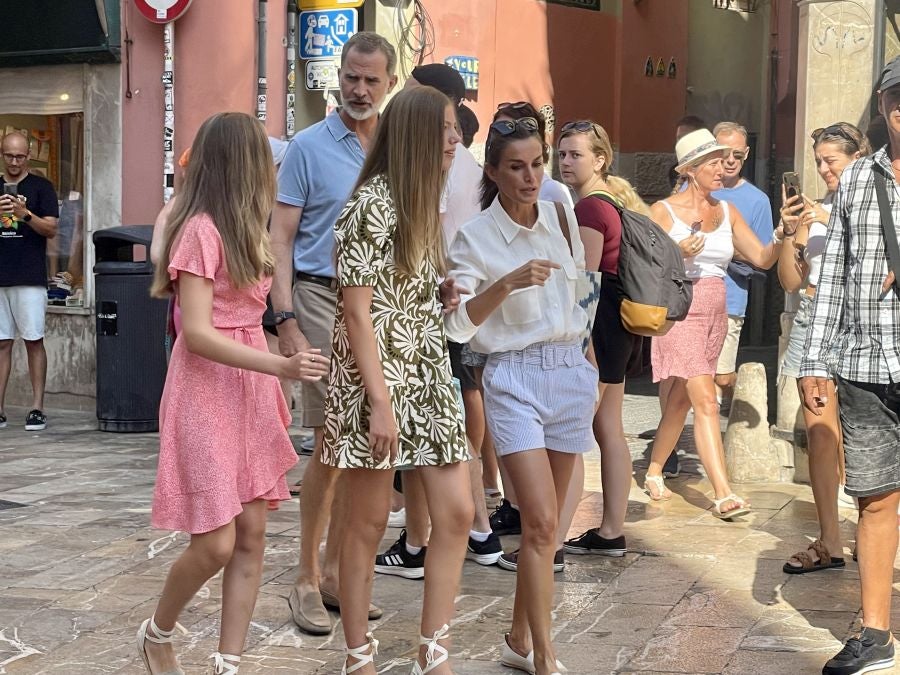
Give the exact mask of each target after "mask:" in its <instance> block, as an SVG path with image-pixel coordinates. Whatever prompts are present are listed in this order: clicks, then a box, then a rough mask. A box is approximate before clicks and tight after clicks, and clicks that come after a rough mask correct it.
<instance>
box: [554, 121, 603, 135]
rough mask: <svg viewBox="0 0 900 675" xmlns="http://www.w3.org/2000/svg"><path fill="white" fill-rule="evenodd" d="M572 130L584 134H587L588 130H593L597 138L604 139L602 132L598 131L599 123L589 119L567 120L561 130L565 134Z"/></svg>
mask: <svg viewBox="0 0 900 675" xmlns="http://www.w3.org/2000/svg"><path fill="white" fill-rule="evenodd" d="M570 131H578V132H581V133H583V134H586V133H587V132H588V131H593V132H594V135H595V136H596V137H597V138H600V139H601V140H602V138H603V137H602V136H600V132H599V131H597V125H596V124H595V123H594V122H591V121H589V120H576V121H574V122H567V123H566V124H564V125H563V126H562V129H560V130H559V133H560V134H565V133H568V132H570Z"/></svg>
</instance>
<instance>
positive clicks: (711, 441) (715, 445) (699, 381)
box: [687, 375, 737, 511]
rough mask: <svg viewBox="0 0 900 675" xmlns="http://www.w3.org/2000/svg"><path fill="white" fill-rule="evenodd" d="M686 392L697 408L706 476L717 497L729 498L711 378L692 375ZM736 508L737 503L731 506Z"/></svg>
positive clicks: (698, 437)
mask: <svg viewBox="0 0 900 675" xmlns="http://www.w3.org/2000/svg"><path fill="white" fill-rule="evenodd" d="M687 393H688V397H689V398H690V400H691V405H692V406H693V408H694V442H695V443H696V444H697V454H698V455H700V462H701V463H702V464H703V468H704V469H705V471H706V477H707V478H708V479H709V482H710V483H712V486H713V490H715V493H716V499H721V498H722V497H727V496H728V495H729V494H731V486H730V485H729V484H728V474H727V473H726V471H725V447H724V445H723V444H722V427H721V424H720V422H719V404H718V402H717V401H716V387H715V385H714V384H713V379H712V377H710V376H709V375H701V376H699V377H692V378H690V379H689V380H688V381H687ZM724 506H725V505H723V507H724ZM736 507H737V505H736V504H735V505H733V506H732V507H731V508H736ZM725 510H726V511H727V510H729V509H728V508H725Z"/></svg>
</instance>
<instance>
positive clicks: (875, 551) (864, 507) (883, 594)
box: [856, 491, 900, 630]
mask: <svg viewBox="0 0 900 675" xmlns="http://www.w3.org/2000/svg"><path fill="white" fill-rule="evenodd" d="M898 502H900V492H896V491H895V492H889V493H887V494H883V495H875V496H872V497H860V498H859V525H858V526H857V528H856V539H857V543H856V553H857V556H858V557H859V580H860V583H861V586H862V610H863V617H862V625H863V626H867V627H868V628H875V629H876V630H890V627H891V584H892V583H893V573H894V557H895V556H896V555H897V504H898Z"/></svg>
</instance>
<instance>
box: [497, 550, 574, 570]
mask: <svg viewBox="0 0 900 675" xmlns="http://www.w3.org/2000/svg"><path fill="white" fill-rule="evenodd" d="M497 565H498V566H499V567H502V568H503V569H505V570H509V571H510V572H516V571H518V569H519V549H516V550H515V551H513V552H512V553H504V554H503V555H501V556H500V557H499V558H497ZM565 568H566V556H565V554H564V553H563V550H562V549H559V550H558V551H557V552H556V553H554V554H553V571H554V572H562V571H563V570H564V569H565Z"/></svg>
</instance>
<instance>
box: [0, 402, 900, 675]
mask: <svg viewBox="0 0 900 675" xmlns="http://www.w3.org/2000/svg"><path fill="white" fill-rule="evenodd" d="M626 410H628V411H629V418H628V419H627V420H626V432H627V433H628V436H629V441H630V445H631V447H632V450H633V452H634V454H635V457H636V458H637V459H638V460H639V461H637V462H636V467H637V473H636V476H635V482H634V483H633V484H632V490H631V495H630V502H629V508H628V518H627V520H628V523H627V525H626V535H627V537H628V544H629V552H628V554H627V555H626V556H624V557H622V558H602V557H596V556H568V557H567V559H566V566H565V570H564V572H563V573H562V574H560V575H557V588H556V598H555V603H554V636H555V641H556V644H557V648H558V655H559V658H560V659H561V660H562V661H563V662H564V663H565V664H566V665H567V666H568V668H569V672H570V673H573V674H574V675H577V674H585V675H586V674H592V675H593V674H598V673H619V672H621V673H626V672H628V673H680V674H684V673H728V674H743V673H747V674H750V673H752V674H754V675H759V674H760V673H815V672H819V671H820V669H821V666H822V663H823V662H824V661H825V660H826V659H827V658H828V657H829V656H830V655H832V654H833V653H834V652H835V651H836V650H837V649H838V648H839V645H840V643H841V642H842V641H843V640H844V639H845V638H846V636H847V635H848V634H849V633H850V632H851V631H852V630H854V628H855V627H857V626H858V623H859V606H858V604H859V601H858V585H859V576H858V570H857V567H856V565H855V564H854V563H852V562H849V554H850V548H849V547H851V546H852V545H853V540H854V538H855V518H856V514H855V512H854V511H853V510H852V509H841V511H840V513H841V518H842V524H841V527H842V532H843V534H844V536H845V544H846V545H847V547H848V548H847V549H846V551H845V555H846V557H847V559H848V566H847V569H845V570H842V571H838V570H834V571H828V572H824V573H819V574H813V575H805V576H793V577H792V576H788V575H785V574H784V573H783V572H782V571H781V565H782V564H783V563H784V561H785V559H786V558H787V557H788V556H789V555H790V554H791V553H794V552H796V551H797V550H799V549H801V548H802V547H803V546H804V545H805V544H806V543H807V542H808V541H809V540H810V537H811V536H812V535H814V534H815V521H814V509H813V505H812V499H811V495H810V491H809V488H808V487H807V486H803V485H793V484H790V485H789V484H760V485H740V486H736V487H737V490H738V492H739V493H741V494H743V495H745V496H746V497H747V498H748V499H750V501H751V502H752V503H753V505H754V511H753V513H752V514H751V516H749V517H747V518H744V519H741V520H740V521H738V522H734V523H726V522H722V521H720V520H718V519H716V518H714V517H712V516H711V515H710V513H709V512H708V511H709V508H710V507H711V502H710V500H709V495H710V494H711V489H710V486H709V484H708V482H707V481H706V479H705V478H704V477H703V475H702V471H701V470H700V468H699V463H698V462H697V459H696V455H695V453H694V450H693V448H692V447H691V444H690V442H689V433H688V434H686V438H685V439H683V441H685V442H683V443H681V444H680V451H681V453H682V457H683V461H682V468H683V470H684V471H683V474H682V476H681V477H679V478H677V479H674V480H671V481H669V484H670V486H671V487H672V490H673V492H674V493H675V494H674V497H673V499H672V500H671V501H669V502H666V503H662V504H660V503H653V502H650V500H649V499H648V497H647V496H646V495H645V494H644V493H643V491H642V490H640V489H639V487H638V481H639V480H640V479H641V477H642V469H641V466H646V455H645V453H646V452H647V449H648V446H649V443H650V442H651V441H650V440H648V439H647V438H640V435H641V434H643V435H645V436H646V435H647V434H646V433H644V432H647V431H648V430H649V431H652V430H654V429H655V426H656V423H657V421H658V416H659V412H658V406H657V405H656V401H655V400H654V399H652V398H650V397H647V396H640V395H637V394H629V395H628V402H627V403H626ZM10 412H11V414H10V419H11V420H17V419H19V417H23V418H24V411H19V410H12V411H10ZM94 427H95V424H94V423H93V421H92V419H91V418H90V415H87V414H84V413H54V414H53V415H52V416H51V425H50V426H49V427H48V429H47V430H46V431H44V432H37V433H31V432H25V431H24V430H23V429H21V428H20V427H18V428H17V426H16V424H15V423H13V424H11V426H10V427H9V428H7V429H3V430H0V500H5V501H7V502H13V506H14V507H15V506H16V505H21V506H17V507H15V508H0V562H2V564H0V674H4V673H16V674H19V673H23V674H36V673H42V674H43V673H52V674H54V675H58V674H62V675H68V674H70V673H72V674H76V673H77V674H82V673H85V674H92V673H117V674H128V675H137V674H138V673H141V672H142V671H141V667H140V662H139V661H138V659H137V657H136V654H135V648H134V644H133V636H134V632H135V630H136V628H137V626H138V624H139V623H140V622H141V621H142V620H143V619H145V618H146V617H147V616H149V615H150V614H151V613H152V611H153V608H154V606H155V602H156V597H157V595H158V593H159V592H160V590H161V587H162V583H163V580H164V579H165V575H166V573H167V572H168V569H169V566H170V565H171V563H172V561H173V560H174V559H175V558H176V557H177V555H178V554H179V553H180V552H181V551H182V550H183V548H184V547H185V546H186V545H187V542H188V537H187V536H186V535H184V534H182V533H169V532H164V531H158V530H153V529H151V528H150V527H149V510H150V499H151V496H152V486H153V479H154V467H155V457H156V444H157V438H156V436H155V435H154V434H135V435H116V434H104V433H99V432H96V431H94V430H93V429H94ZM688 431H689V430H688ZM295 432H296V435H297V438H300V437H302V432H300V431H299V430H295ZM305 461H306V459H305V458H303V459H301V465H300V466H298V467H297V468H296V469H294V470H293V471H292V473H291V478H295V477H296V478H299V477H300V475H302V464H303V463H304V462H305ZM599 490H600V481H599V462H598V458H597V456H596V453H594V454H592V455H591V456H589V457H588V467H587V480H586V492H585V498H584V500H583V501H582V503H581V506H580V509H579V512H578V514H577V515H576V519H575V524H574V526H573V533H574V531H576V530H577V531H580V530H581V529H583V528H586V527H590V526H593V525H596V524H597V523H599V519H600V514H601V512H602V495H601V494H600V493H599ZM2 503H3V502H2V501H0V505H2ZM297 509H298V505H297V501H296V499H295V500H293V501H291V502H287V503H285V504H283V505H282V507H281V508H280V509H279V510H278V511H275V512H272V513H270V518H269V523H268V527H267V544H268V545H267V550H266V559H265V569H264V573H263V580H264V583H263V586H262V588H261V590H260V595H259V601H258V603H257V607H256V611H255V614H254V619H253V624H252V625H251V629H250V635H249V637H248V642H247V649H246V653H245V658H244V662H243V664H242V668H241V672H242V673H260V674H264V673H276V674H277V673H338V672H340V664H341V662H342V659H343V655H342V649H343V637H342V634H341V630H340V619H339V617H338V616H337V615H336V614H335V615H334V619H335V624H336V630H335V632H334V633H333V634H332V635H330V636H325V637H311V636H307V635H303V634H301V633H300V632H299V631H298V630H297V629H296V628H295V627H294V626H293V624H292V623H291V621H290V615H289V612H288V609H287V604H286V601H285V598H286V597H287V595H288V593H289V591H290V586H291V584H292V582H293V579H294V575H295V574H296V556H297V549H298V545H299V539H298V537H297V518H298V513H297ZM397 534H398V532H397V530H389V531H388V532H387V533H386V537H385V541H384V545H385V546H387V545H388V544H389V543H391V542H392V541H393V539H394V538H395V537H396V536H397ZM517 543H518V542H517V538H516V537H508V538H505V541H504V545H505V546H506V547H507V548H508V549H511V548H515V546H517ZM514 584H515V575H514V574H511V573H509V572H506V571H503V570H501V569H499V568H483V567H480V566H478V565H476V564H474V563H471V562H467V563H466V566H465V569H464V576H463V579H462V583H461V585H460V590H459V595H458V598H457V619H456V623H455V625H454V627H453V635H454V638H455V648H454V671H455V672H456V673H457V674H458V675H490V674H494V673H496V674H498V675H502V674H504V673H505V674H507V675H508V674H509V673H514V672H516V671H512V670H510V669H507V668H504V667H502V666H500V664H499V662H498V659H499V656H500V649H501V645H502V639H503V633H504V632H505V631H506V630H508V624H509V620H510V616H511V613H512V603H513V590H514ZM897 587H898V588H900V583H898V584H897ZM896 593H897V594H900V590H898V591H896ZM421 594H422V583H421V582H419V581H408V580H403V579H399V578H396V577H380V576H378V577H377V578H376V583H375V587H374V601H375V602H376V603H378V604H379V605H381V606H382V607H383V608H384V610H385V615H384V617H383V618H382V619H381V620H379V621H377V622H373V628H374V629H375V631H376V633H377V635H378V637H379V639H380V640H381V644H382V650H381V652H380V654H379V672H380V673H404V674H405V673H407V672H409V669H410V668H411V664H412V658H413V656H414V655H415V651H416V635H417V625H416V618H417V615H418V611H419V608H420V606H421ZM220 598H221V580H220V579H213V580H211V581H210V582H209V583H208V584H207V585H206V586H205V587H204V588H203V589H201V591H200V593H198V595H197V597H196V598H195V599H194V601H192V602H191V603H190V604H189V605H188V607H187V608H186V610H185V613H184V615H183V617H182V620H181V623H182V624H183V625H184V626H185V628H186V629H187V635H183V636H182V635H180V636H179V637H178V650H179V653H180V654H181V658H182V661H183V664H184V666H185V670H186V672H188V673H206V672H208V661H207V657H208V656H209V654H210V653H212V652H213V651H215V644H216V635H217V632H218V623H219V619H218V613H219V605H220ZM895 619H896V620H895V621H894V623H895V625H896V626H897V627H900V602H898V603H897V610H896V614H895ZM897 672H900V670H898V671H897Z"/></svg>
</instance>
